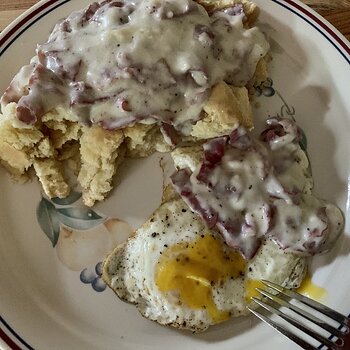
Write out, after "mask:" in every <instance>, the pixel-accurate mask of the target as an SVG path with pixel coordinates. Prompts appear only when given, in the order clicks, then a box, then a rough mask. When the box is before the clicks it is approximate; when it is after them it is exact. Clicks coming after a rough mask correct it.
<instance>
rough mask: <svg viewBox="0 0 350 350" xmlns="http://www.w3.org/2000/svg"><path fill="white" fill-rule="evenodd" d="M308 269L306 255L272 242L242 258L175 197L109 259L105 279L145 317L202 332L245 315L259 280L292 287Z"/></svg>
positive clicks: (104, 273) (267, 242) (159, 209)
mask: <svg viewBox="0 0 350 350" xmlns="http://www.w3.org/2000/svg"><path fill="white" fill-rule="evenodd" d="M304 271H305V258H303V257H300V256H297V255H295V254H292V253H285V252H284V251H283V250H281V249H279V248H278V247H277V246H276V244H275V243H274V242H273V241H272V240H267V241H266V242H265V243H264V244H263V245H262V246H261V247H260V249H259V251H258V253H257V254H256V255H255V257H254V258H253V259H251V260H249V261H247V260H245V259H244V258H243V257H242V256H241V255H240V254H239V253H238V251H237V250H235V249H232V248H231V247H229V246H227V245H226V244H225V242H224V240H223V238H222V237H221V235H220V234H219V233H218V232H217V231H216V230H210V229H208V227H207V226H206V225H205V224H204V222H203V221H202V220H201V219H200V218H199V217H198V215H196V214H195V213H193V212H192V211H191V210H190V209H189V208H188V206H187V205H186V203H185V202H184V201H183V200H182V199H181V198H179V197H177V196H176V195H175V196H173V198H168V199H166V201H165V202H164V203H163V204H162V205H161V206H160V207H159V208H158V209H157V210H156V211H155V213H154V214H153V215H152V217H151V218H150V219H149V220H148V221H147V222H146V223H145V224H144V225H143V226H142V227H141V228H139V229H138V230H136V232H135V234H134V235H133V236H132V237H131V238H129V239H128V241H127V242H126V243H123V244H121V245H119V246H118V247H117V248H116V249H115V250H114V252H113V253H111V254H110V255H109V256H108V257H107V259H106V261H105V263H104V267H103V275H102V278H103V279H104V281H105V282H106V283H107V284H108V285H109V286H110V287H111V288H112V289H113V290H114V291H115V293H116V294H117V295H118V297H119V298H121V299H122V300H124V301H127V302H131V303H133V304H135V305H136V307H137V309H138V310H139V311H140V313H141V314H142V315H143V316H144V317H146V318H148V319H150V320H152V321H156V322H158V323H160V324H163V325H169V326H173V327H177V328H181V329H186V330H190V331H193V332H201V331H204V330H206V329H207V328H208V327H209V326H210V325H213V324H216V323H219V322H222V321H225V320H227V319H229V318H230V317H234V316H240V315H244V314H246V313H247V309H246V306H247V305H248V303H249V297H250V295H253V294H254V287H255V286H257V285H259V284H258V283H256V282H257V281H259V280H260V279H261V278H265V279H270V280H273V281H276V282H278V283H282V284H284V285H286V286H288V287H290V288H291V287H296V286H298V285H299V284H300V282H301V281H302V278H303V276H304Z"/></svg>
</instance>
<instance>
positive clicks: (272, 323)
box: [248, 307, 317, 350]
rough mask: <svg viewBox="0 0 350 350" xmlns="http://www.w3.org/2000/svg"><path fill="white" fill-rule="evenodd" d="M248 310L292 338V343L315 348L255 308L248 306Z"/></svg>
mask: <svg viewBox="0 0 350 350" xmlns="http://www.w3.org/2000/svg"><path fill="white" fill-rule="evenodd" d="M248 310H249V311H250V312H252V313H253V314H254V315H255V316H256V317H258V318H260V319H261V320H262V321H264V322H265V323H267V324H268V325H269V326H270V327H272V328H274V329H276V331H278V332H280V333H281V334H283V335H284V336H285V337H287V338H289V339H290V340H292V341H293V342H294V343H296V344H298V345H300V346H301V347H302V348H303V349H305V350H317V348H315V347H314V346H312V345H311V344H309V343H308V342H306V341H305V340H303V339H302V338H300V337H298V336H297V335H295V334H293V333H291V332H290V331H289V330H288V329H286V328H285V327H283V326H281V325H279V324H278V323H276V322H274V321H273V320H271V319H270V318H268V317H266V316H265V315H263V314H262V313H260V312H258V311H257V310H253V309H251V308H250V307H248Z"/></svg>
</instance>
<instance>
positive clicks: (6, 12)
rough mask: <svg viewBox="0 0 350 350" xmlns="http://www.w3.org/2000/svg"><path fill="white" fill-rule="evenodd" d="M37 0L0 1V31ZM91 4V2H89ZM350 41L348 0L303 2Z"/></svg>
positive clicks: (349, 8)
mask: <svg viewBox="0 0 350 350" xmlns="http://www.w3.org/2000/svg"><path fill="white" fill-rule="evenodd" d="M36 2H38V0H0V30H2V29H4V28H5V27H6V26H7V25H8V24H9V23H10V22H11V21H12V20H14V19H15V18H16V17H17V16H19V15H20V14H21V13H22V12H23V11H25V10H26V9H28V8H29V7H30V6H32V5H34V4H35V3H36ZM91 2H92V1H91ZM303 2H304V3H306V4H308V5H310V6H311V7H313V8H314V9H315V10H316V11H318V12H319V13H320V14H321V15H322V16H323V17H325V18H326V19H327V20H328V21H329V22H330V23H332V24H333V25H334V26H335V27H336V28H337V29H338V30H339V31H340V32H341V33H342V34H344V35H345V36H346V38H347V39H348V40H350V0H303Z"/></svg>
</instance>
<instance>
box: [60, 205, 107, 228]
mask: <svg viewBox="0 0 350 350" xmlns="http://www.w3.org/2000/svg"><path fill="white" fill-rule="evenodd" d="M57 213H58V217H59V220H60V221H61V223H62V224H64V225H66V226H68V227H70V228H72V229H75V230H88V229H91V228H93V227H96V226H98V225H100V224H102V223H103V222H104V221H105V220H106V218H105V217H102V216H100V215H98V214H97V213H96V212H95V211H93V210H92V209H90V208H87V207H79V208H73V207H69V208H61V209H57Z"/></svg>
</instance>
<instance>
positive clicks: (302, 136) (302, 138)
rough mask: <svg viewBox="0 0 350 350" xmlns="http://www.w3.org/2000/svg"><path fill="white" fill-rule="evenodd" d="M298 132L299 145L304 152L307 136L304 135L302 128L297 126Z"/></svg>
mask: <svg viewBox="0 0 350 350" xmlns="http://www.w3.org/2000/svg"><path fill="white" fill-rule="evenodd" d="M299 132H300V135H301V137H300V141H299V145H300V147H301V149H302V150H303V151H304V152H306V150H307V138H306V135H305V133H304V130H303V129H302V128H300V127H299Z"/></svg>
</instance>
